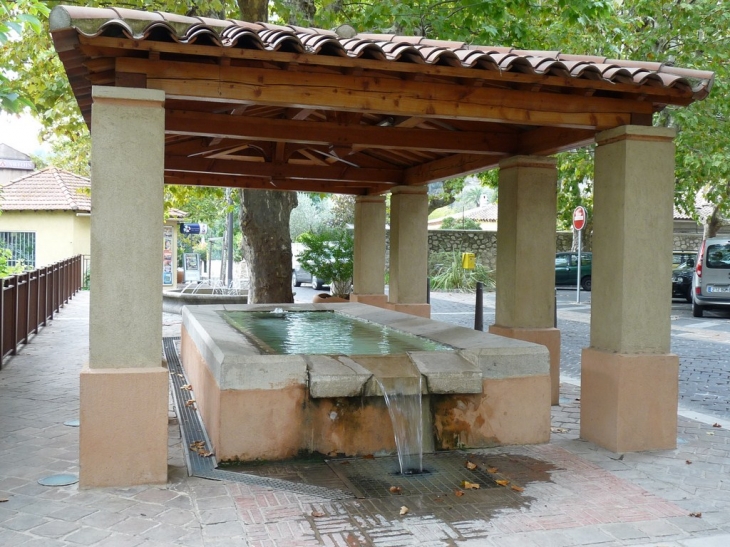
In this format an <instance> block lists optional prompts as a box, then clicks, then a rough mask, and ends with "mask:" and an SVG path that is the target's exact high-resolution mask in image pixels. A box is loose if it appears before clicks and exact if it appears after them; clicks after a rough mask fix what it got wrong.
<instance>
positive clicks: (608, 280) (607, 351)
mask: <svg viewBox="0 0 730 547" xmlns="http://www.w3.org/2000/svg"><path fill="white" fill-rule="evenodd" d="M674 134H675V133H674V130H672V129H666V128H658V127H645V126H623V127H618V128H615V129H611V130H608V131H604V132H603V133H599V134H598V135H597V137H596V143H597V144H598V146H597V148H596V159H595V161H596V166H595V185H594V194H593V195H594V197H593V201H594V205H593V273H592V281H593V287H592V291H591V302H592V303H591V308H592V314H591V345H590V347H589V348H586V349H584V350H583V355H582V362H581V421H580V432H581V437H582V438H584V439H586V440H589V441H592V442H594V443H596V444H598V445H600V446H603V447H604V448H607V449H609V450H612V451H614V452H629V451H637V450H660V449H670V448H675V447H676V437H677V400H678V373H679V359H678V357H677V356H676V355H672V354H670V353H669V342H670V334H671V330H670V329H671V326H670V312H671V299H670V298H669V297H670V295H671V286H670V285H671V256H672V222H673V221H672V219H673V214H672V210H673V201H674V143H673V139H674Z"/></svg>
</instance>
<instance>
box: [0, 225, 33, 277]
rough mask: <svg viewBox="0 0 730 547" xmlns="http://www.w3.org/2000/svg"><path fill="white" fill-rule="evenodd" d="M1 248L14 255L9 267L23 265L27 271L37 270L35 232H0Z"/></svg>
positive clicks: (9, 261)
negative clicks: (8, 250)
mask: <svg viewBox="0 0 730 547" xmlns="http://www.w3.org/2000/svg"><path fill="white" fill-rule="evenodd" d="M0 247H2V248H5V249H10V251H11V252H12V253H13V254H12V257H11V258H10V260H8V266H15V265H17V264H18V263H21V264H22V265H23V267H24V268H25V269H30V270H32V269H34V268H35V232H0Z"/></svg>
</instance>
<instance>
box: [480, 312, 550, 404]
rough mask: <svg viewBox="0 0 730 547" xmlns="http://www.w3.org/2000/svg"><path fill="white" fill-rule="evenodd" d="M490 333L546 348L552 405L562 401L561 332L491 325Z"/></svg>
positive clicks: (548, 329)
mask: <svg viewBox="0 0 730 547" xmlns="http://www.w3.org/2000/svg"><path fill="white" fill-rule="evenodd" d="M489 332H490V333H491V334H496V335H498V336H505V337H506V338H514V339H515V340H523V341H525V342H532V343H533V344H540V345H542V346H545V347H546V348H547V349H548V351H549V352H550V403H551V404H553V405H557V404H558V402H559V400H560V330H559V329H554V328H547V329H537V328H518V327H501V326H499V325H490V326H489Z"/></svg>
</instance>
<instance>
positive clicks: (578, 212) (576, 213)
mask: <svg viewBox="0 0 730 547" xmlns="http://www.w3.org/2000/svg"><path fill="white" fill-rule="evenodd" d="M585 225H586V210H585V207H580V206H578V207H576V208H575V209H574V210H573V228H575V229H576V230H577V231H578V273H577V274H576V276H577V279H576V292H575V294H576V297H575V301H576V302H577V303H578V304H580V274H581V256H580V255H581V250H582V243H583V228H585Z"/></svg>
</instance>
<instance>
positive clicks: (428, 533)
mask: <svg viewBox="0 0 730 547" xmlns="http://www.w3.org/2000/svg"><path fill="white" fill-rule="evenodd" d="M88 303H89V295H88V293H85V292H84V293H80V294H78V295H77V296H75V297H74V298H73V300H72V301H71V302H70V303H69V304H68V305H66V307H64V308H63V309H62V310H61V312H60V313H58V314H57V315H56V317H55V319H54V321H53V322H52V323H51V324H50V325H49V326H48V327H47V328H45V329H44V330H42V331H41V333H40V335H38V336H37V337H36V338H35V339H34V340H33V341H32V342H31V344H30V345H28V346H26V347H25V348H23V349H22V351H21V353H20V354H19V355H17V356H15V357H13V358H12V359H10V360H9V361H7V362H6V363H5V367H4V368H3V370H1V371H0V439H2V440H1V441H0V458H1V459H0V499H2V500H7V501H4V502H2V503H0V545H3V546H4V545H7V546H15V545H18V546H21V545H22V546H51V547H52V546H72V545H73V546H78V545H100V546H105V545H108V546H114V547H125V546H130V547H132V546H144V547H153V546H159V547H161V546H168V545H187V546H237V545H250V546H257V547H258V546H260V547H264V546H277V547H278V546H317V545H328V546H343V547H355V546H360V545H363V546H364V545H379V546H380V545H382V546H386V545H387V546H405V545H419V546H421V547H436V546H460V547H461V546H463V547H467V546H469V547H472V546H485V547H497V546H520V547H533V546H539V547H548V546H556V547H558V546H565V547H567V546H574V545H602V546H604V545H605V546H608V545H611V546H613V545H647V546H648V545H652V546H662V547H679V546H682V547H700V546H701V547H720V546H727V545H730V480H729V479H728V478H727V476H726V474H727V473H728V470H730V433H729V432H728V430H726V429H724V428H716V427H712V425H711V424H704V423H701V422H696V421H692V420H690V419H687V418H684V417H681V416H680V418H679V430H678V448H677V449H676V450H671V451H660V452H647V453H639V454H636V453H633V454H625V455H619V454H613V453H610V452H608V451H606V450H603V449H601V448H598V447H596V446H594V445H592V444H590V443H587V442H583V441H581V440H580V439H578V416H579V404H580V401H579V399H580V392H579V387H578V386H575V385H569V384H564V385H562V386H561V405H560V407H555V408H554V409H553V424H552V425H553V435H552V440H551V442H550V443H549V444H546V445H540V446H526V447H503V448H498V449H490V450H480V451H474V454H475V461H484V462H487V463H489V464H493V465H497V466H499V467H500V468H502V469H501V471H502V472H504V473H505V474H507V475H509V476H510V478H511V479H512V481H513V483H519V484H520V485H521V486H522V487H524V491H521V492H518V491H508V490H506V489H505V488H503V489H500V490H499V491H485V492H478V491H467V492H466V493H465V494H464V496H463V497H459V498H457V497H455V496H454V494H453V492H444V494H445V495H444V496H436V497H433V496H408V495H402V496H389V497H385V498H379V499H360V500H357V499H352V500H344V501H331V500H325V499H322V498H317V497H314V496H311V495H304V494H300V493H296V492H294V491H282V490H270V489H267V488H264V487H260V486H249V485H247V484H243V483H229V482H224V481H220V482H219V481H211V480H205V479H199V478H191V477H188V476H187V471H186V469H185V463H184V456H183V454H184V453H183V447H182V446H181V443H180V435H179V430H178V427H177V425H176V420H175V419H174V416H173V417H171V422H170V451H169V470H170V473H169V477H170V480H169V483H168V484H167V485H165V486H147V487H134V488H112V489H96V490H79V489H78V487H77V485H72V486H63V487H45V486H40V485H39V484H38V482H37V481H38V479H40V478H42V477H45V476H48V475H53V474H58V473H78V428H75V427H69V426H66V425H64V422H65V421H67V420H72V419H76V418H77V417H78V375H79V372H80V370H81V367H82V366H83V364H84V361H85V360H86V359H87V353H88ZM163 323H165V325H164V326H163V329H164V334H165V336H172V335H175V334H177V332H176V330H177V329H178V321H177V320H176V319H175V318H174V317H170V316H167V315H166V316H165V320H164V321H163ZM490 492H495V496H496V499H502V500H504V499H507V498H508V497H509V499H511V500H516V503H510V504H503V503H495V502H494V499H495V498H490V495H489V494H490ZM508 494H509V496H508ZM470 496H471V497H470ZM500 496H501V497H500ZM490 500H491V501H490ZM402 505H405V506H407V507H408V508H409V512H408V513H407V514H406V515H403V516H401V515H400V514H399V509H400V507H401V506H402ZM691 514H695V515H698V516H690V515H691ZM700 515H701V516H700Z"/></svg>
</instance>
